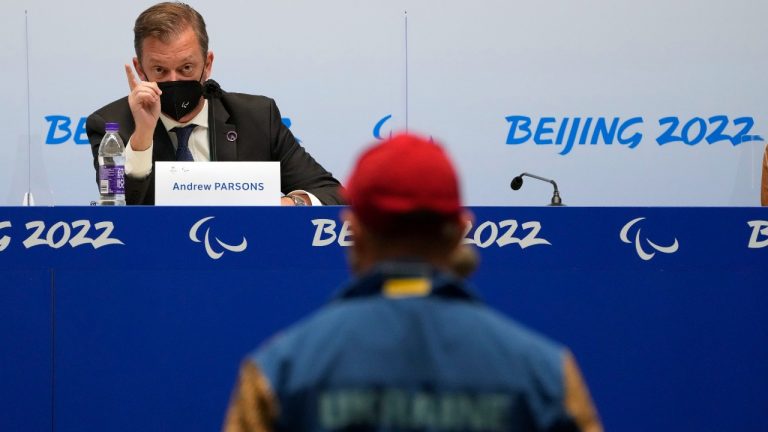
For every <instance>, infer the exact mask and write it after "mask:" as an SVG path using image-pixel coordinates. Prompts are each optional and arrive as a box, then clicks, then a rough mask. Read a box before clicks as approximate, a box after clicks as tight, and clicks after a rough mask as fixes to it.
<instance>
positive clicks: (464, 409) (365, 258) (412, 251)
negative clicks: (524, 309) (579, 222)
mask: <svg viewBox="0 0 768 432" xmlns="http://www.w3.org/2000/svg"><path fill="white" fill-rule="evenodd" d="M345 196H346V198H347V200H348V201H349V205H350V207H349V209H348V210H345V211H344V214H343V215H344V219H345V220H346V221H347V222H348V223H349V228H350V230H351V232H352V235H353V238H354V243H353V244H352V246H351V247H350V249H351V250H352V251H353V252H354V253H353V255H352V258H353V259H352V260H351V264H352V267H353V271H354V272H355V273H356V278H355V279H354V280H353V281H352V282H350V283H349V284H347V285H346V286H345V287H343V288H342V289H341V290H340V291H339V292H338V294H337V296H336V298H335V299H334V301H332V302H331V303H329V304H328V305H326V306H325V307H323V308H322V309H321V310H319V311H318V312H317V313H315V314H313V315H311V316H309V317H307V318H306V319H303V320H301V321H300V322H299V323H297V324H295V325H294V326H292V327H290V328H289V329H287V330H285V331H282V332H280V333H279V334H277V335H276V336H274V337H273V338H271V339H270V340H269V341H268V342H267V343H266V344H265V345H264V346H263V347H261V348H260V349H259V350H257V351H255V352H254V353H253V354H251V355H249V356H248V357H247V358H246V359H245V361H243V363H242V366H241V369H240V377H239V379H238V383H237V385H236V387H235V390H234V392H233V395H232V399H231V402H230V406H229V410H228V412H227V416H226V420H225V422H224V430H225V431H226V432H268V431H331V430H339V431H347V430H355V431H381V430H389V431H413V430H430V431H470V432H474V431H476V432H481V431H482V432H508V431H509V432H511V431H553V432H554V431H559V432H565V431H573V432H576V431H582V432H599V431H601V430H602V426H601V423H600V420H599V418H598V416H597V412H596V410H595V408H594V406H593V404H592V400H591V398H590V396H589V392H588V391H587V387H586V384H585V383H584V380H583V379H582V377H581V374H580V372H579V369H578V367H577V365H576V361H575V359H574V357H573V355H572V354H571V353H570V351H569V350H568V349H567V348H565V347H563V346H562V345H560V344H558V343H556V342H553V341H551V340H549V339H548V338H545V337H544V336H541V335H539V334H537V333H535V332H533V331H531V330H528V329H526V328H524V327H523V326H521V325H520V324H518V323H516V322H514V321H512V320H510V319H507V318H506V317H504V316H502V315H501V314H499V313H498V312H495V311H493V310H492V309H491V308H489V307H488V306H486V305H485V304H483V302H482V301H481V300H480V299H479V298H478V297H477V296H476V295H475V294H474V293H473V292H472V289H471V288H470V287H469V286H468V284H467V282H466V281H464V280H463V279H462V278H461V277H457V275H456V274H455V273H458V272H456V270H455V269H452V265H453V263H454V259H453V255H454V252H455V251H456V248H457V247H459V246H460V245H461V243H462V240H463V237H464V233H465V230H466V227H467V219H468V215H466V214H465V212H464V211H463V209H462V207H461V199H460V193H459V185H458V178H457V176H456V172H455V170H454V168H453V165H452V164H451V162H450V160H449V159H448V157H447V155H446V154H445V152H444V151H443V149H442V148H441V147H440V146H439V145H437V144H435V143H433V142H431V140H429V139H424V138H421V137H416V136H412V135H399V136H396V137H393V138H391V139H390V140H388V141H386V142H384V143H382V144H379V145H376V146H374V147H372V148H370V149H369V150H368V151H366V152H365V153H364V154H363V156H362V157H361V158H360V159H359V160H358V162H357V165H356V166H355V168H354V170H353V172H352V175H351V177H350V179H349V181H348V184H347V188H346V190H345ZM307 283H311V281H310V280H309V279H308V280H307Z"/></svg>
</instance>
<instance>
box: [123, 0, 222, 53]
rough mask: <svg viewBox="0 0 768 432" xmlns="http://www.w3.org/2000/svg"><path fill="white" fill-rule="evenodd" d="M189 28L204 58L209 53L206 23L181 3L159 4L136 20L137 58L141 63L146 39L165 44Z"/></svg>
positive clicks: (134, 34)
mask: <svg viewBox="0 0 768 432" xmlns="http://www.w3.org/2000/svg"><path fill="white" fill-rule="evenodd" d="M187 27H192V30H193V31H194V32H195V36H197V41H198V43H199V44H200V49H201V50H202V53H203V56H205V55H206V54H207V53H208V32H206V30H205V21H204V20H203V17H202V15H200V14H199V13H198V12H197V11H196V10H194V9H193V8H192V6H190V5H188V4H185V3H181V2H164V3H158V4H156V5H154V6H152V7H150V8H149V9H147V10H145V11H144V12H142V13H141V15H139V17H138V18H136V24H135V25H134V27H133V45H134V48H135V49H136V57H138V58H139V61H141V54H142V52H141V45H142V44H143V43H144V39H146V38H148V37H154V38H157V39H160V40H161V41H163V42H168V41H169V40H170V39H171V38H173V37H176V36H178V35H179V34H181V33H182V32H183V31H184V30H186V29H187Z"/></svg>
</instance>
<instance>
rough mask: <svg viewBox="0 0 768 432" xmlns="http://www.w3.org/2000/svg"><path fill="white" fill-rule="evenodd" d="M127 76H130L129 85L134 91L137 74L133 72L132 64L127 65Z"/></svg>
mask: <svg viewBox="0 0 768 432" xmlns="http://www.w3.org/2000/svg"><path fill="white" fill-rule="evenodd" d="M125 76H126V77H128V87H129V88H130V89H131V91H133V89H134V87H136V81H137V80H136V75H134V73H133V69H131V67H130V66H128V65H125Z"/></svg>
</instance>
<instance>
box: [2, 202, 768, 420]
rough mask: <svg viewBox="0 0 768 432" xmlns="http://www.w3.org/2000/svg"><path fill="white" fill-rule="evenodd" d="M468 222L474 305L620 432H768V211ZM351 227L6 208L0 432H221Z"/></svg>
mask: <svg viewBox="0 0 768 432" xmlns="http://www.w3.org/2000/svg"><path fill="white" fill-rule="evenodd" d="M472 210H473V211H474V213H475V215H476V220H475V222H474V227H473V229H472V230H471V231H470V232H469V233H468V234H467V238H468V241H469V242H474V243H477V244H478V251H479V252H480V256H481V260H482V262H481V266H480V268H479V270H478V271H477V272H476V274H475V275H474V276H473V277H472V279H473V283H474V284H475V286H476V289H477V291H478V292H479V294H480V295H481V297H483V298H484V299H485V300H486V301H487V302H488V303H490V304H491V305H492V306H494V307H496V308H498V309H501V310H502V311H504V312H506V313H508V314H509V315H511V316H512V317H514V318H515V319H517V320H519V321H520V322H522V323H524V324H526V325H528V326H530V327H533V328H535V329H537V330H539V331H541V332H543V333H545V334H547V335H549V336H550V337H552V338H555V339H557V340H560V341H562V342H564V343H565V344H567V345H568V346H570V347H571V348H572V350H573V351H574V353H575V354H576V357H577V359H578V360H579V362H580V365H581V367H582V369H583V372H584V375H585V377H586V379H587V381H588V383H589V385H590V389H591V391H592V394H593V397H594V399H595V402H596V404H597V406H598V409H599V411H600V414H601V416H602V418H603V420H604V423H605V426H606V428H607V429H608V430H621V431H647V430H659V429H660V430H699V431H722V430H754V431H758V430H763V429H764V425H765V424H766V411H765V407H766V406H768V396H766V394H765V391H764V390H765V388H768V373H767V372H768V371H766V366H765V365H766V364H768V348H767V347H766V344H765V341H766V340H767V336H768V334H767V333H768V318H766V315H765V311H766V310H768V293H766V289H765V286H766V280H768V278H766V276H768V267H766V265H765V263H766V260H767V259H768V214H766V213H765V212H764V211H762V210H761V209H758V208H751V209H750V208H597V209H596V208H514V207H513V208H501V207H477V208H473V209H472ZM338 213H339V208H311V209H310V208H303V209H302V208H296V209H282V208H197V207H195V208H83V207H81V208H66V207H65V208H3V209H2V211H0V343H2V346H3V348H2V350H0V361H1V363H0V364H1V366H0V407H2V408H0V430H3V431H14V430H19V431H29V430H49V429H52V430H56V431H70V430H71V431H74V430H77V431H88V430H114V431H135V430H143V431H151V430H206V431H208V430H216V429H217V428H219V427H220V424H221V421H222V419H223V415H224V411H225V408H226V405H227V402H228V397H229V393H230V391H231V388H232V385H233V383H234V380H235V377H236V373H237V369H238V365H239V362H240V360H241V359H242V358H243V356H244V355H245V354H246V353H247V352H249V351H250V350H252V349H254V348H255V347H257V346H258V345H259V344H260V343H261V342H263V341H264V340H265V339H266V338H268V337H269V335H270V334H272V333H274V332H276V331H278V330H279V329H280V328H282V327H284V326H286V325H288V324H290V323H292V322H294V321H296V320H297V319H299V318H300V317H302V316H303V315H305V314H307V313H309V312H310V311H312V310H314V309H316V308H317V307H320V306H321V305H322V304H323V303H324V302H325V301H326V300H327V299H328V298H329V297H330V296H331V295H332V293H333V291H334V289H335V287H338V286H339V285H340V284H341V283H343V282H344V281H345V280H346V279H347V278H348V277H349V274H348V272H347V270H346V265H345V257H344V247H343V246H342V245H340V242H341V243H342V244H346V243H345V242H347V241H349V240H351V239H349V238H348V237H347V236H346V234H345V232H344V230H343V227H342V226H341V223H340V222H339V220H338ZM638 218H643V219H638ZM750 224H751V225H750ZM331 226H333V227H332V228H329V227H331ZM516 226H517V227H516ZM110 227H112V229H111V230H110ZM160 227H162V229H160ZM515 227H516V228H515ZM512 228H515V229H514V230H513V229H512ZM109 231H111V232H109ZM643 257H645V259H643ZM649 257H650V258H649Z"/></svg>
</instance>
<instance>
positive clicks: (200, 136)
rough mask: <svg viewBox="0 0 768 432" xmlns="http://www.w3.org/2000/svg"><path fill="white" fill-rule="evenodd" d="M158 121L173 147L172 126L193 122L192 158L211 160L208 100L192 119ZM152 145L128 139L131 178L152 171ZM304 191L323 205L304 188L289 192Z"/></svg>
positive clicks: (175, 142) (164, 117)
mask: <svg viewBox="0 0 768 432" xmlns="http://www.w3.org/2000/svg"><path fill="white" fill-rule="evenodd" d="M160 121H161V122H162V123H163V126H165V130H167V131H168V135H169V136H170V137H171V142H172V143H173V148H174V149H175V148H177V147H178V145H179V142H178V139H177V138H176V132H172V130H173V129H174V128H177V127H184V126H188V125H190V124H194V125H195V126H196V127H195V128H194V129H193V130H192V134H191V135H190V136H189V143H188V146H189V151H190V153H192V158H193V159H194V160H195V161H198V162H199V161H203V162H208V161H210V160H211V148H210V145H209V140H208V101H207V100H203V109H201V110H200V112H199V113H197V115H196V116H194V117H193V118H192V120H190V121H188V122H186V123H179V122H177V121H176V120H174V119H172V118H170V117H168V116H167V115H165V114H163V113H160ZM152 147H154V143H152V144H150V146H149V148H147V149H146V150H143V151H136V150H134V149H133V147H132V146H131V140H130V139H129V140H128V145H127V146H126V148H125V175H127V176H130V177H133V178H145V177H147V176H148V175H149V174H150V173H152ZM294 193H305V194H307V195H308V196H309V200H310V201H311V204H312V205H313V206H321V205H323V204H322V203H321V202H320V200H319V199H317V197H316V196H314V195H312V194H311V193H309V192H307V191H304V190H295V191H291V192H289V194H294Z"/></svg>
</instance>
